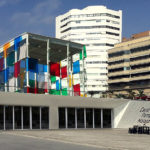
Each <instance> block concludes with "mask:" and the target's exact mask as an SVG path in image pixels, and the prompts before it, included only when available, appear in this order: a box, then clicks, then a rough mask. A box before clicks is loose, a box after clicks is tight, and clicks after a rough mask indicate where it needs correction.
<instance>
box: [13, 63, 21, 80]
mask: <svg viewBox="0 0 150 150" xmlns="http://www.w3.org/2000/svg"><path fill="white" fill-rule="evenodd" d="M19 73H20V61H18V62H16V63H15V70H14V77H15V78H17V77H18V75H19Z"/></svg>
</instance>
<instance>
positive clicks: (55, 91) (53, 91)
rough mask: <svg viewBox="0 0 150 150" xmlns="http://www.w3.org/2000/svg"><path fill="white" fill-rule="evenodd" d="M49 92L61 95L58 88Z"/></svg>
mask: <svg viewBox="0 0 150 150" xmlns="http://www.w3.org/2000/svg"><path fill="white" fill-rule="evenodd" d="M49 94H52V95H60V91H57V90H50V91H49Z"/></svg>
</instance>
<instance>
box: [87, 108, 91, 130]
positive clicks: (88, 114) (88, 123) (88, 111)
mask: <svg viewBox="0 0 150 150" xmlns="http://www.w3.org/2000/svg"><path fill="white" fill-rule="evenodd" d="M86 128H93V109H91V108H89V109H86Z"/></svg>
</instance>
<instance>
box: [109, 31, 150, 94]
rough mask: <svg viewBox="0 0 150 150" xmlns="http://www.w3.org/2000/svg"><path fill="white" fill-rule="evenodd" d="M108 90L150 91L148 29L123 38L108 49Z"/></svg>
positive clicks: (149, 43)
mask: <svg viewBox="0 0 150 150" xmlns="http://www.w3.org/2000/svg"><path fill="white" fill-rule="evenodd" d="M108 56H109V58H108V77H109V81H108V83H109V90H110V91H118V93H119V92H122V93H127V91H129V90H133V91H134V92H136V93H137V92H138V90H143V91H144V93H145V94H146V95H148V96H149V92H150V31H146V32H142V33H138V34H134V35H132V37H131V38H130V39H125V38H124V39H123V42H122V43H119V44H116V45H115V47H114V48H113V49H110V50H109V51H108Z"/></svg>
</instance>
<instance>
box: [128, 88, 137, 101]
mask: <svg viewBox="0 0 150 150" xmlns="http://www.w3.org/2000/svg"><path fill="white" fill-rule="evenodd" d="M135 96H136V93H135V92H134V91H132V90H129V91H128V98H129V99H135Z"/></svg>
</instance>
